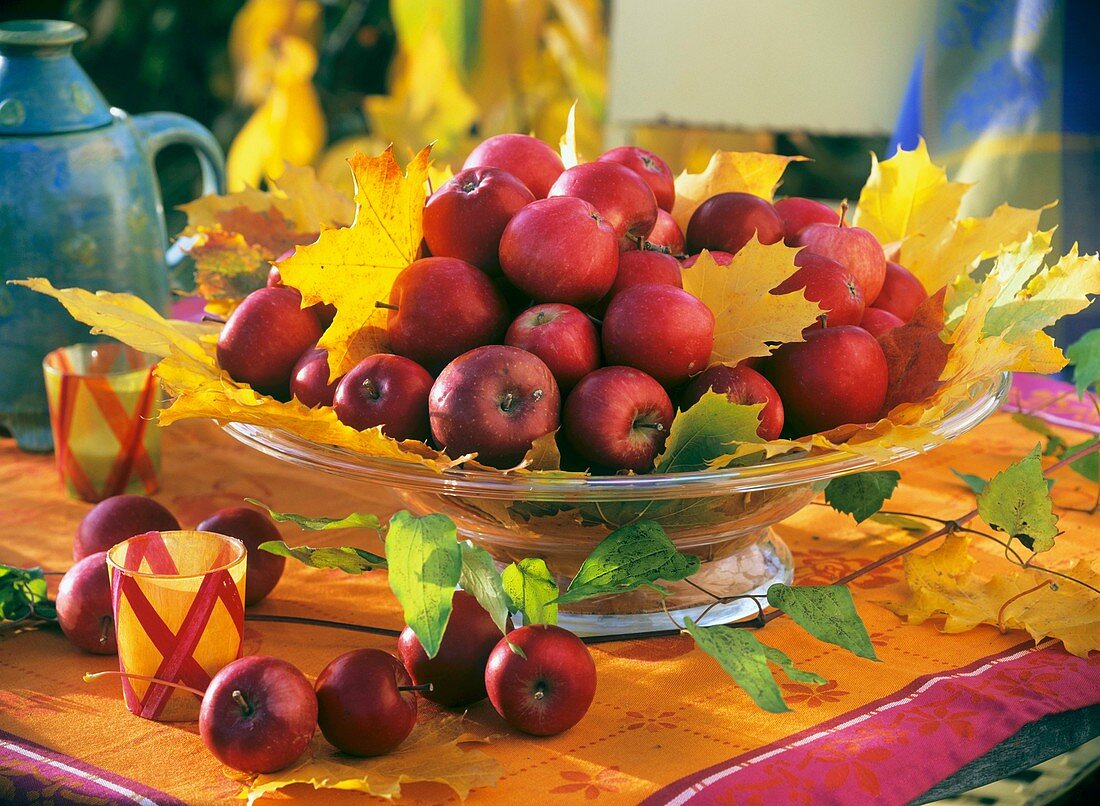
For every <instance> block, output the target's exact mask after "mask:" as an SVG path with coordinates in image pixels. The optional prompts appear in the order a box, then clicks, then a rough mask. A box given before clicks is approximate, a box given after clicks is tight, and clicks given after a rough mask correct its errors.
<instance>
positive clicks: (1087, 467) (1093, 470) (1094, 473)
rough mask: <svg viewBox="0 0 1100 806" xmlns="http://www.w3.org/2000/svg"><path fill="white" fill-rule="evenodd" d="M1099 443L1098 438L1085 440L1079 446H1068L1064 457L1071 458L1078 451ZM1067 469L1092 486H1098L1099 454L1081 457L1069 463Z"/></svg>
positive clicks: (1099, 471)
mask: <svg viewBox="0 0 1100 806" xmlns="http://www.w3.org/2000/svg"><path fill="white" fill-rule="evenodd" d="M1097 442H1100V437H1093V438H1092V439H1086V440H1085V441H1084V442H1082V443H1080V444H1079V445H1070V446H1069V447H1068V448H1066V455H1067V456H1072V455H1073V454H1075V453H1077V452H1078V451H1082V450H1084V449H1085V448H1088V447H1090V446H1092V445H1095V444H1096V443H1097ZM1069 467H1070V469H1071V470H1073V471H1074V472H1075V473H1078V474H1080V475H1082V476H1084V477H1085V478H1086V479H1088V480H1089V481H1091V482H1093V483H1094V484H1100V452H1095V451H1094V452H1093V453H1090V454H1088V455H1087V456H1082V457H1081V458H1080V459H1078V460H1076V461H1073V462H1070V463H1069ZM1052 481H1053V479H1052Z"/></svg>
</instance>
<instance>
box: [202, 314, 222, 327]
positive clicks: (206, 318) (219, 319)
mask: <svg viewBox="0 0 1100 806" xmlns="http://www.w3.org/2000/svg"><path fill="white" fill-rule="evenodd" d="M202 321H204V322H217V323H218V324H219V325H224V324H225V319H223V318H222V317H220V316H215V315H214V314H212V313H204V314H203V315H202Z"/></svg>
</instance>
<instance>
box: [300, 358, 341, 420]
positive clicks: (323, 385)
mask: <svg viewBox="0 0 1100 806" xmlns="http://www.w3.org/2000/svg"><path fill="white" fill-rule="evenodd" d="M328 376H329V371H328V350H323V349H321V348H319V347H317V345H314V346H312V347H310V348H309V349H308V350H306V351H305V352H304V353H302V355H301V356H300V357H299V358H298V362H297V363H296V364H295V365H294V369H293V370H291V375H290V394H291V395H293V396H294V397H295V398H297V400H298V401H299V402H300V403H301V404H302V405H304V406H309V407H310V408H311V409H312V408H316V407H317V406H331V405H332V396H333V394H334V393H335V392H336V384H338V383H339V382H340V379H339V378H337V379H336V380H335V381H333V382H332V383H329V382H328Z"/></svg>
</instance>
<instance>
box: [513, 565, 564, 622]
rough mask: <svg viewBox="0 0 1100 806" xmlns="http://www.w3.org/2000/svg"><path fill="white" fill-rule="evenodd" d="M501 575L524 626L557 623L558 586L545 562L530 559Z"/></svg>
mask: <svg viewBox="0 0 1100 806" xmlns="http://www.w3.org/2000/svg"><path fill="white" fill-rule="evenodd" d="M500 576H501V581H502V582H503V583H504V592H505V593H507V594H508V598H509V599H511V600H512V604H513V605H515V607H516V609H517V610H519V611H520V612H521V613H523V623H524V624H557V623H558V605H557V604H556V602H555V600H556V599H557V598H558V583H557V581H555V579H554V575H553V574H551V573H550V569H549V568H547V567H546V562H545V561H544V560H541V559H539V558H537V557H528V558H527V559H524V560H520V561H519V562H518V563H512V564H511V565H509V566H508V567H507V568H505V569H504V572H503V573H502V574H501V575H500Z"/></svg>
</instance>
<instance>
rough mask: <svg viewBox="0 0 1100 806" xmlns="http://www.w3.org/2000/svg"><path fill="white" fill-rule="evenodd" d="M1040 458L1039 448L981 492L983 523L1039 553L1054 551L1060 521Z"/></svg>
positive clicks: (999, 474) (1006, 469)
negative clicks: (1044, 476) (1055, 512)
mask: <svg viewBox="0 0 1100 806" xmlns="http://www.w3.org/2000/svg"><path fill="white" fill-rule="evenodd" d="M1039 456H1040V449H1039V446H1038V445H1036V446H1035V448H1034V449H1033V450H1032V451H1031V453H1029V454H1028V455H1027V456H1025V457H1024V458H1023V459H1021V460H1020V461H1018V462H1014V463H1013V464H1011V465H1009V466H1008V467H1006V468H1005V469H1004V470H1002V471H1001V472H1000V473H998V474H997V475H996V476H994V477H993V478H991V479H990V480H989V483H988V484H987V485H986V486H985V488H984V489H983V490H982V491H981V492H980V493H978V514H979V515H981V516H982V520H984V521H985V522H986V523H988V524H989V525H990V526H992V527H993V528H994V529H996V530H997V531H999V532H1004V533H1006V534H1007V535H1008V536H1009V537H1011V538H1014V539H1016V540H1019V541H1020V542H1021V543H1023V544H1024V546H1026V547H1027V548H1028V549H1030V550H1031V551H1034V552H1036V553H1038V552H1041V551H1048V550H1050V549H1052V548H1054V538H1055V537H1057V536H1058V518H1057V516H1056V515H1055V514H1054V502H1053V501H1051V498H1050V488H1049V487H1048V486H1047V480H1046V479H1045V478H1043V465H1042V461H1041V460H1040V458H1039Z"/></svg>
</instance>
